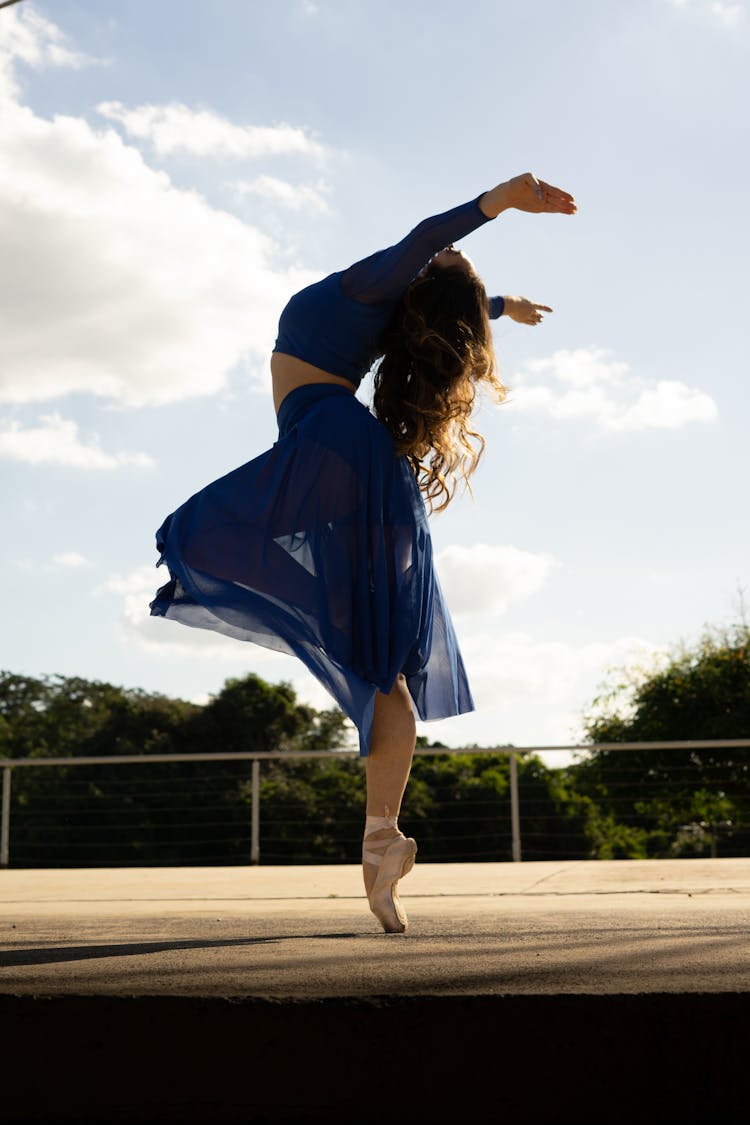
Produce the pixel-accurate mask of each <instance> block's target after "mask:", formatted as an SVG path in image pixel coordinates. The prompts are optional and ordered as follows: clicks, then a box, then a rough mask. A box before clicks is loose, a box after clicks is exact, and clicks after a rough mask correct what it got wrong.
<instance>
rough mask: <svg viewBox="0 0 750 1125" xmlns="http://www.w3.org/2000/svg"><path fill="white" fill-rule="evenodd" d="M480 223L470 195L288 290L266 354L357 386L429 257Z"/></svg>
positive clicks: (499, 306)
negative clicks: (385, 242) (283, 356)
mask: <svg viewBox="0 0 750 1125" xmlns="http://www.w3.org/2000/svg"><path fill="white" fill-rule="evenodd" d="M487 222H490V218H489V216H487V215H485V214H484V212H483V211H482V210H481V208H480V207H479V201H478V200H471V201H470V202H468V203H463V204H461V205H460V206H459V207H454V208H452V209H451V210H450V211H445V212H443V213H442V214H439V215H433V216H431V217H430V218H427V219H424V220H423V221H422V222H421V223H419V225H418V226H416V227H415V228H414V229H413V230H412V231H410V232H409V234H407V235H406V236H405V237H404V238H402V239H401V241H400V242H397V243H395V245H393V246H389V247H388V248H387V249H385V250H379V251H377V252H376V253H375V254H371V255H370V256H369V257H367V258H363V259H362V260H361V261H359V262H355V263H354V265H352V266H350V267H349V268H348V269H346V270H343V271H341V272H338V273H333V274H329V276H328V277H325V278H323V280H322V281H318V282H316V283H315V284H314V285H309V286H308V287H307V288H306V289H302V290H301V291H300V292H299V293H295V295H294V296H293V297H292V299H291V300H290V301H289V303H288V304H287V306H286V308H285V309H284V311H283V313H282V314H281V319H280V321H279V334H278V338H277V340H276V345H275V347H274V351H277V352H283V353H285V354H287V355H292V356H296V357H297V358H299V359H302V360H305V361H306V362H307V363H311V364H313V365H314V366H316V367H319V368H321V369H322V370H323V371H328V372H330V373H331V374H333V375H341V376H343V377H344V378H345V379H349V380H350V381H351V382H352V383H354V384H355V386H356V385H358V384H359V382H360V381H361V379H362V377H363V375H364V374H365V373H366V371H367V370H368V369H369V367H370V366H371V364H372V362H373V360H374V358H375V356H376V355H377V345H378V341H379V339H380V336H381V334H382V332H383V330H384V329H385V328H386V327H387V325H388V323H389V321H390V320H391V317H392V316H393V313H394V311H395V308H396V305H397V304H398V301H399V300H400V298H401V296H402V294H403V292H404V290H405V289H406V288H407V287H408V285H409V284H410V283H411V282H412V281H413V280H414V278H415V277H416V276H417V275H418V274H419V272H420V271H421V270H422V269H423V268H424V266H425V265H427V263H428V262H429V260H430V258H432V256H433V255H434V254H436V253H438V251H440V250H442V249H443V248H444V247H446V246H448V245H450V244H451V243H453V242H456V241H457V240H458V239H460V238H464V237H465V236H466V235H467V234H471V232H472V231H475V230H477V229H478V228H479V227H480V226H483V225H484V224H485V223H487ZM503 306H504V302H503V298H502V297H493V298H491V299H490V303H489V313H490V316H491V317H499V316H501V315H502V312H503Z"/></svg>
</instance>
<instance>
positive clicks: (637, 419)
mask: <svg viewBox="0 0 750 1125" xmlns="http://www.w3.org/2000/svg"><path fill="white" fill-rule="evenodd" d="M540 376H542V377H546V378H547V380H548V381H547V382H545V383H544V384H541V383H539V382H537V381H536V380H537V379H538V378H539V377H540ZM510 383H511V386H512V392H511V396H510V399H509V402H510V404H511V406H512V407H513V408H515V409H516V410H527V411H538V412H541V413H546V414H549V415H550V416H551V417H553V418H559V419H568V418H590V419H591V420H592V421H593V422H594V423H595V424H596V425H597V426H599V427H601V428H602V429H604V430H610V431H625V430H645V429H679V428H680V427H681V426H684V425H687V423H689V422H713V421H714V420H715V419H716V418H717V417H718V409H717V406H716V403H715V401H714V400H713V399H712V398H711V396H710V395H708V394H706V393H705V392H704V391H700V390H697V389H695V388H693V387H688V386H686V385H685V383H682V382H680V381H678V380H670V379H660V380H658V381H656V382H651V383H649V382H647V381H646V380H645V379H642V378H639V377H636V376H633V375H631V374H630V368H629V365H628V364H627V363H624V362H623V361H622V360H615V359H613V358H611V353H610V352H609V351H607V350H606V349H604V348H596V347H589V348H576V349H574V350H572V351H568V350H561V351H557V352H555V353H554V355H552V356H549V357H546V358H543V359H535V360H531V361H530V362H529V363H528V364H527V365H526V368H525V369H524V370H522V371H521V372H519V373H518V374H517V375H515V376H514V377H513V378H512V379H511V380H510Z"/></svg>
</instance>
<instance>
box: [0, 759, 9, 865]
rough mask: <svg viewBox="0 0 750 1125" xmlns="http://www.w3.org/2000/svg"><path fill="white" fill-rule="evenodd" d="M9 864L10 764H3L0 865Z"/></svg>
mask: <svg viewBox="0 0 750 1125" xmlns="http://www.w3.org/2000/svg"><path fill="white" fill-rule="evenodd" d="M9 865H10V766H3V810H2V815H0V867H8V866H9Z"/></svg>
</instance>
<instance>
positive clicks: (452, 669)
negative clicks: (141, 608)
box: [151, 383, 474, 755]
mask: <svg viewBox="0 0 750 1125" xmlns="http://www.w3.org/2000/svg"><path fill="white" fill-rule="evenodd" d="M278 422H279V437H278V440H277V441H276V443H275V444H274V445H273V447H272V448H271V449H269V450H268V451H267V452H266V453H263V454H261V455H260V456H259V457H256V458H255V459H254V460H252V461H249V462H248V463H247V464H246V465H242V466H241V467H240V468H238V469H235V470H234V471H233V472H231V473H228V474H227V475H226V476H224V477H221V479H219V480H217V481H214V482H213V484H209V485H208V486H207V487H206V488H204V489H202V490H201V491H200V492H198V493H196V494H195V496H192V497H191V498H190V499H189V500H188V501H186V503H184V504H183V505H182V506H181V507H180V508H178V509H177V511H176V512H173V513H172V515H170V516H168V517H167V519H166V520H165V521H164V523H163V524H162V526H161V528H160V529H159V531H158V532H157V549H158V551H159V553H160V559H159V563H158V564H157V565H161V564H162V563H165V564H166V565H167V567H168V569H169V573H170V576H171V578H170V581H169V582H168V583H167V584H166V585H165V586H162V587H161V589H160V590H159V591H158V592H157V594H156V597H155V599H154V601H153V602H152V603H151V613H152V614H153V615H156V616H161V617H168V618H171V619H173V620H175V621H180V622H182V623H183V624H185V625H192V626H196V627H198V628H203V629H212V630H214V631H216V632H218V633H224V634H226V635H227V636H230V637H235V638H237V639H238V640H243V641H253V642H255V643H256V644H260V645H264V646H265V647H267V648H272V649H276V650H278V651H280V652H285V653H291V654H293V655H294V656H297V657H299V659H300V660H301V661H302V662H303V663H304V664H305V665H306V666H307V668H308V669H309V670H310V671H311V672H312V673H313V675H314V676H316V677H317V678H318V680H319V681H320V682H321V683H322V684H323V685H324V686H325V687H326V688H327V689H328V691H329V692H330V694H331V695H332V696H333V698H334V700H335V701H336V702H337V703H338V704H339V706H340V707H341V708H342V710H343V711H344V712H345V713H346V714H347V715H348V716H349V718H350V719H351V720H352V722H353V723H354V724H355V725H356V727H357V729H358V731H359V738H360V753H361V754H363V755H366V754H367V753H368V752H369V747H370V736H371V732H372V721H373V709H374V704H375V694H376V692H377V691H381V692H386V693H387V692H389V691H390V690H391V688H392V687H393V685H394V683H395V681H396V678H397V676H398V675H399V673H403V675H404V676H405V678H406V683H407V685H408V688H409V692H410V694H411V697H412V699H413V701H414V706H415V709H416V712H417V714H418V716H419V718H420V719H441V718H447V717H448V716H451V715H459V714H462V713H464V712H466V711H471V710H473V709H474V703H473V700H472V697H471V692H470V690H469V685H468V681H467V678H466V672H465V669H464V665H463V661H462V659H461V653H460V651H459V648H458V644H457V641H456V636H455V633H454V631H453V625H452V623H451V619H450V615H449V613H448V610H447V607H446V605H445V602H444V600H443V594H442V591H441V589H440V585H439V583H438V579H437V576H436V574H435V571H434V569H433V560H432V544H431V540H430V533H429V529H428V525H427V516H426V512H425V507H424V502H423V500H422V495H421V493H420V491H419V488H418V485H417V482H416V480H415V478H414V474H413V472H412V470H411V468H410V466H409V464H408V462H407V461H406V459H405V458H404V457H396V456H394V450H393V442H392V438H391V436H390V434H389V433H388V431H387V430H386V428H385V427H384V426H383V425H382V424H381V423H380V422H378V420H377V419H376V418H375V417H374V416H373V415H372V414H371V413H370V411H369V410H368V409H367V407H365V406H363V405H362V403H360V402H359V401H358V400H357V399H356V398H355V397H354V395H353V394H352V393H351V392H350V391H348V390H347V389H346V388H344V387H340V386H337V385H334V384H330V383H315V384H312V385H308V386H303V387H298V388H297V389H296V390H294V391H292V392H291V393H290V394H288V395H287V396H286V398H285V399H284V401H283V402H282V404H281V410H280V411H279V418H278Z"/></svg>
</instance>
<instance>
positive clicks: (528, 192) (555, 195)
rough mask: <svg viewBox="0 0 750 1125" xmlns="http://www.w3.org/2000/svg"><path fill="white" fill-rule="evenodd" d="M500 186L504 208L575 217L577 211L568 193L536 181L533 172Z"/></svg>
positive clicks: (542, 181) (525, 173) (541, 181)
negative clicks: (503, 189) (503, 193)
mask: <svg viewBox="0 0 750 1125" xmlns="http://www.w3.org/2000/svg"><path fill="white" fill-rule="evenodd" d="M502 186H503V187H504V188H505V192H506V204H505V205H506V207H515V208H516V210H517V211H531V212H532V213H533V214H541V213H545V214H554V215H575V213H576V211H577V210H578V208H577V206H576V202H575V199H574V198H573V196H572V195H571V194H570V192H567V191H563V190H562V188H556V187H552V184H547V183H545V182H544V180H538V179H537V178H536V176H535V175H534V173H533V172H524V173H523V175H521V176H514V177H513V179H512V180H508V181H507V182H506V183H505V184H503V185H502Z"/></svg>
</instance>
